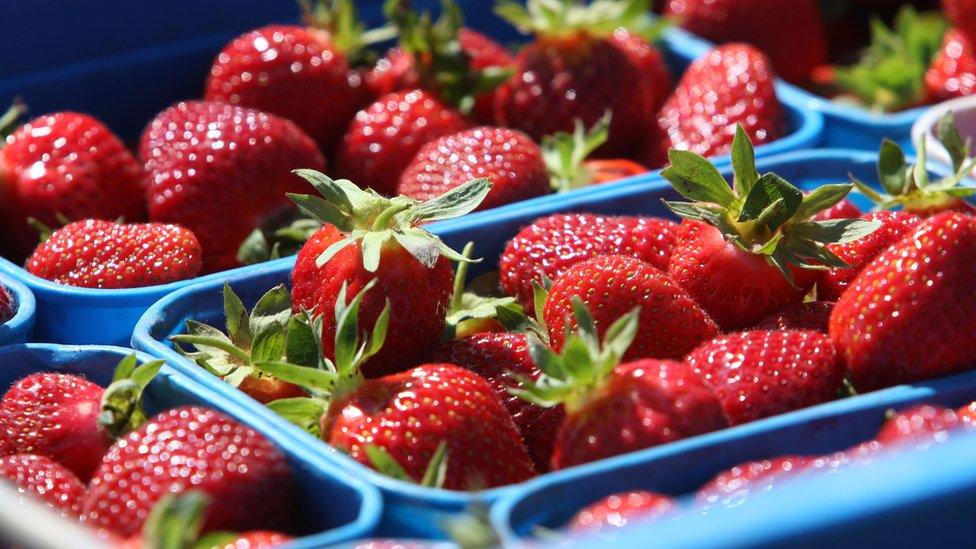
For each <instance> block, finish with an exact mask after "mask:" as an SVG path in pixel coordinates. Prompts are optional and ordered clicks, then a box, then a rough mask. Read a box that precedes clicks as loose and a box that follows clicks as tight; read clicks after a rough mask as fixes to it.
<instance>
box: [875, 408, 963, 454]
mask: <svg viewBox="0 0 976 549" xmlns="http://www.w3.org/2000/svg"><path fill="white" fill-rule="evenodd" d="M958 430H969V431H973V430H976V425H973V424H971V423H967V422H964V421H963V420H962V418H961V417H960V416H959V414H958V413H957V412H956V411H955V410H953V409H952V408H943V407H941V406H930V405H927V404H923V405H919V406H914V407H911V408H908V409H907V410H902V411H901V412H897V413H895V412H893V411H891V412H889V414H888V417H887V419H886V420H885V423H884V425H882V426H881V430H880V431H878V436H877V437H875V439H876V440H877V441H878V442H879V443H881V444H882V445H883V446H893V445H905V446H912V447H915V448H920V449H921V448H924V447H926V446H929V445H931V444H937V443H940V442H944V441H945V440H947V439H948V438H949V437H950V436H951V433H952V432H953V431H958Z"/></svg>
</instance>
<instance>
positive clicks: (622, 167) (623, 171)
mask: <svg viewBox="0 0 976 549" xmlns="http://www.w3.org/2000/svg"><path fill="white" fill-rule="evenodd" d="M583 169H584V170H586V171H587V173H588V174H589V176H590V184H591V185H602V184H604V183H613V182H614V181H619V180H621V179H624V178H627V177H633V176H635V175H640V174H642V173H645V172H647V171H648V169H647V168H645V167H644V166H642V165H641V164H638V163H637V162H634V161H633V160H628V159H626V158H614V159H609V160H605V159H599V158H595V159H593V160H587V161H586V162H583Z"/></svg>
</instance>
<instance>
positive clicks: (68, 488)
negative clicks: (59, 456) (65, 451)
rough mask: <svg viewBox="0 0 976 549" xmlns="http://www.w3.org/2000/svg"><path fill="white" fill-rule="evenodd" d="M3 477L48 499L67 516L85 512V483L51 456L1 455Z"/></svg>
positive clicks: (57, 509)
mask: <svg viewBox="0 0 976 549" xmlns="http://www.w3.org/2000/svg"><path fill="white" fill-rule="evenodd" d="M0 478H3V479H5V480H7V481H9V482H11V483H12V484H13V485H14V486H16V488H17V491H18V492H20V493H21V494H31V495H32V496H35V497H38V498H40V499H41V500H43V501H44V503H46V504H47V505H48V506H49V507H51V508H52V509H54V510H56V511H58V512H60V513H61V515H62V516H64V517H65V518H72V519H76V518H78V516H79V515H80V514H81V499H82V498H83V497H84V496H85V485H84V484H82V483H81V481H80V480H78V477H77V476H75V474H74V473H72V472H71V471H70V470H69V469H67V468H66V467H65V466H64V465H61V464H59V463H57V462H55V461H53V460H52V459H51V458H49V457H45V456H39V455H34V454H13V455H9V456H4V457H3V458H0Z"/></svg>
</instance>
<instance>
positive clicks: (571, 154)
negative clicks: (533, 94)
mask: <svg viewBox="0 0 976 549" xmlns="http://www.w3.org/2000/svg"><path fill="white" fill-rule="evenodd" d="M611 114H612V113H611V112H610V111H607V113H606V114H605V115H603V117H602V118H601V119H600V120H597V122H596V123H595V124H594V125H593V127H592V128H590V129H589V130H587V129H586V126H585V125H584V124H583V121H582V120H578V119H577V120H576V124H575V129H574V130H573V132H572V133H569V132H559V133H556V134H553V135H549V136H546V137H545V138H543V140H542V158H543V160H544V161H545V163H546V167H547V168H548V169H549V174H550V180H551V181H552V188H553V189H555V191H556V192H567V191H571V190H573V189H579V188H581V187H586V186H588V185H590V184H592V183H593V175H592V174H591V173H589V172H588V171H587V170H586V168H585V167H584V166H583V162H585V161H586V159H587V158H588V157H589V156H590V155H591V154H593V151H595V150H597V149H598V148H600V146H601V145H603V144H604V143H606V142H607V137H608V136H609V135H610V117H611Z"/></svg>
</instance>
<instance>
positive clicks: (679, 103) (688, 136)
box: [657, 44, 785, 157]
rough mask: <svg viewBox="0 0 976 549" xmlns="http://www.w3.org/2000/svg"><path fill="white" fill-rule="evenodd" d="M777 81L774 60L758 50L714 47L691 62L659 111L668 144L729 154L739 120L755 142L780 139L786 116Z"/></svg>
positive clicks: (739, 46)
mask: <svg viewBox="0 0 976 549" xmlns="http://www.w3.org/2000/svg"><path fill="white" fill-rule="evenodd" d="M773 84H774V80H773V73H772V70H771V69H770V66H769V60H768V59H767V58H766V56H765V55H763V54H762V53H761V52H759V51H758V50H756V49H755V48H753V47H751V46H748V45H745V44H728V45H725V46H720V47H718V48H715V49H713V50H711V51H709V52H708V53H707V54H705V56H704V57H701V58H699V59H697V60H695V61H694V62H692V64H691V66H689V67H688V70H686V71H685V73H684V74H683V75H682V77H681V81H680V82H678V86H677V87H676V88H675V90H674V93H673V94H672V95H671V97H670V98H668V100H667V102H666V103H665V104H664V106H663V107H662V108H661V111H660V113H659V114H658V121H657V122H658V129H659V131H660V132H661V133H662V135H663V143H664V148H665V149H668V148H673V149H681V150H688V151H692V152H694V153H697V154H700V155H702V156H706V157H707V156H716V155H721V154H728V153H729V151H731V150H732V138H733V136H735V128H736V124H742V127H743V128H744V129H745V130H746V133H747V134H748V135H749V138H750V139H751V141H752V143H753V145H756V146H759V145H762V144H764V143H769V142H770V141H774V140H776V139H779V138H780V137H781V136H782V135H783V132H784V128H785V120H784V118H783V116H784V115H783V108H782V106H781V105H780V103H779V99H778V98H777V97H776V90H775V88H774V86H773Z"/></svg>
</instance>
